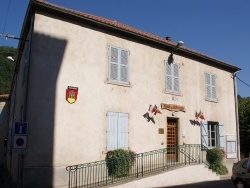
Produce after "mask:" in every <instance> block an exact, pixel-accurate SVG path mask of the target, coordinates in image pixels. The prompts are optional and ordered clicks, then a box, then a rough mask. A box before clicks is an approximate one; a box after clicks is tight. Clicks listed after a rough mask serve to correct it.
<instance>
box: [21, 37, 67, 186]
mask: <svg viewBox="0 0 250 188" xmlns="http://www.w3.org/2000/svg"><path fill="white" fill-rule="evenodd" d="M66 45H67V42H66V41H65V40H63V39H57V38H52V37H50V36H46V35H43V34H39V33H34V34H33V37H32V45H31V52H30V53H31V59H30V69H29V80H28V93H27V112H26V114H27V115H26V121H27V122H28V123H29V133H28V138H27V139H28V142H27V149H28V153H27V155H24V158H23V165H22V166H23V175H22V176H23V178H22V177H21V178H22V179H23V187H54V185H53V183H54V179H55V177H54V174H55V172H54V171H55V170H54V168H53V165H54V164H53V153H54V139H55V138H54V130H55V127H54V126H55V124H54V122H55V111H56V107H55V104H56V88H57V82H58V74H59V71H60V68H61V64H62V61H63V57H64V53H65V48H66ZM62 92H65V90H64V91H62ZM64 95H65V94H64ZM64 170H65V169H64ZM64 181H65V180H64Z"/></svg>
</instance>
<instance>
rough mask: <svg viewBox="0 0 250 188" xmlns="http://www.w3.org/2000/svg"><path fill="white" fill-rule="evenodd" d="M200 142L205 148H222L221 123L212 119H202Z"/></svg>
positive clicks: (222, 133)
mask: <svg viewBox="0 0 250 188" xmlns="http://www.w3.org/2000/svg"><path fill="white" fill-rule="evenodd" d="M201 144H202V146H203V147H206V148H215V147H219V148H224V132H223V124H221V123H218V122H212V121H202V122H201Z"/></svg>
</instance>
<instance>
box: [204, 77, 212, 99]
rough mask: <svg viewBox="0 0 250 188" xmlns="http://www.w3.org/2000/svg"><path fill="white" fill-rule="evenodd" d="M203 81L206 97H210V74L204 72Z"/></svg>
mask: <svg viewBox="0 0 250 188" xmlns="http://www.w3.org/2000/svg"><path fill="white" fill-rule="evenodd" d="M205 82H206V95H207V98H209V99H210V98H211V85H210V74H209V73H205Z"/></svg>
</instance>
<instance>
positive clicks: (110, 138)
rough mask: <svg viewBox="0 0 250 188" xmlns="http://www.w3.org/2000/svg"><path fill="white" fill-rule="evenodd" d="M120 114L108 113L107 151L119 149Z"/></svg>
mask: <svg viewBox="0 0 250 188" xmlns="http://www.w3.org/2000/svg"><path fill="white" fill-rule="evenodd" d="M117 124H118V113H114V112H108V128H107V150H108V151H109V150H114V149H117Z"/></svg>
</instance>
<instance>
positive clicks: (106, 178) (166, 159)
mask: <svg viewBox="0 0 250 188" xmlns="http://www.w3.org/2000/svg"><path fill="white" fill-rule="evenodd" d="M205 154H206V150H202V148H201V145H199V144H186V145H180V146H176V147H173V148H164V149H159V150H154V151H150V152H145V153H139V154H136V155H134V156H133V163H131V165H130V169H129V171H128V173H126V174H125V175H124V176H122V177H117V176H115V175H110V174H109V172H108V167H107V165H108V163H109V164H110V163H112V161H108V160H102V161H96V162H92V163H85V164H80V165H73V166H68V167H67V168H66V170H67V171H68V172H69V184H68V186H69V188H72V187H101V186H107V185H111V184H114V183H116V182H121V181H128V180H130V179H136V178H140V177H144V176H146V175H149V174H152V173H160V172H162V171H167V170H169V169H171V168H174V167H176V166H181V165H190V164H200V163H204V161H205V157H206V155H205ZM117 160H118V161H119V160H124V158H117V159H116V161H117Z"/></svg>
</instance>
